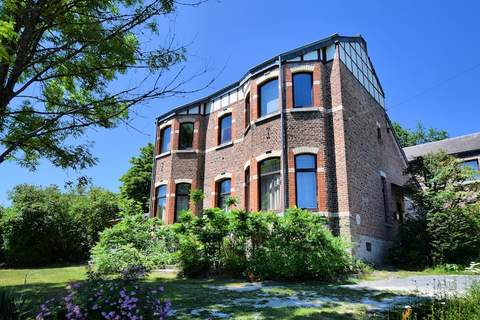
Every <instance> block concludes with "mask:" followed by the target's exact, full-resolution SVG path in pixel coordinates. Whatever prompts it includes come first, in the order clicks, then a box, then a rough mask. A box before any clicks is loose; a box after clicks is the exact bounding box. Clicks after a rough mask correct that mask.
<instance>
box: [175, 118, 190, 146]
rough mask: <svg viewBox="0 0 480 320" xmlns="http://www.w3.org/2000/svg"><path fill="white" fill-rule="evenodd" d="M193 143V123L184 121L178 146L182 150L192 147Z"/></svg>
mask: <svg viewBox="0 0 480 320" xmlns="http://www.w3.org/2000/svg"><path fill="white" fill-rule="evenodd" d="M192 145H193V123H191V122H184V123H182V124H180V139H179V145H178V148H179V149H180V150H185V149H190V148H192Z"/></svg>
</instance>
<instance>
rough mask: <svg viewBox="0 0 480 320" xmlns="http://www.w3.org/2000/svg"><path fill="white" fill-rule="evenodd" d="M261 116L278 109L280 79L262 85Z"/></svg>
mask: <svg viewBox="0 0 480 320" xmlns="http://www.w3.org/2000/svg"><path fill="white" fill-rule="evenodd" d="M259 99H260V103H259V104H260V116H261V117H262V116H265V115H267V114H270V113H273V112H275V111H277V110H278V80H277V79H274V80H270V81H268V82H267V83H265V84H263V85H262V86H261V87H260V98H259Z"/></svg>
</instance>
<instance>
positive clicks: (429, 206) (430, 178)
mask: <svg viewBox="0 0 480 320" xmlns="http://www.w3.org/2000/svg"><path fill="white" fill-rule="evenodd" d="M406 174H407V175H409V177H410V179H409V181H408V182H407V184H406V186H405V193H406V195H407V197H408V198H410V199H411V200H412V202H413V204H414V205H415V209H416V215H414V216H412V217H410V218H409V219H407V221H406V222H405V223H404V224H403V225H402V226H401V228H400V232H399V236H398V238H397V240H396V242H395V244H394V246H393V247H392V249H391V252H390V256H391V261H392V262H394V263H395V264H396V265H397V266H401V267H404V268H409V269H410V268H413V269H417V268H423V267H425V266H428V265H431V264H442V263H461V264H465V263H468V262H470V261H471V259H475V258H477V256H478V255H479V254H480V238H478V237H475V236H472V235H476V234H478V233H480V210H478V204H475V203H478V196H479V183H478V182H474V181H473V177H474V175H475V172H474V171H473V170H472V169H471V168H468V167H465V166H463V165H462V164H461V163H460V162H459V161H458V160H457V159H456V158H455V157H453V156H451V155H448V154H447V153H445V152H439V153H435V154H428V155H426V156H424V157H421V158H418V159H416V160H414V161H412V162H411V163H410V164H409V167H408V168H407V170H406ZM472 203H473V204H474V205H472Z"/></svg>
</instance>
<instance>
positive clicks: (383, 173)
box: [378, 170, 387, 178]
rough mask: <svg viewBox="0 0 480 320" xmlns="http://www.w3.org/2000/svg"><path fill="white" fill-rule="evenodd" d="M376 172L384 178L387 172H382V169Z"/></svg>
mask: <svg viewBox="0 0 480 320" xmlns="http://www.w3.org/2000/svg"><path fill="white" fill-rule="evenodd" d="M378 173H380V176H381V177H384V178H386V177H387V174H386V173H385V172H383V171H382V170H380V171H379V172H378Z"/></svg>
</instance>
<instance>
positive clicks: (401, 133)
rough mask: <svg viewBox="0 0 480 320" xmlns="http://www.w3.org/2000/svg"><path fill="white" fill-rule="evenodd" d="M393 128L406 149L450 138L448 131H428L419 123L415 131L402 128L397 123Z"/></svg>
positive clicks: (394, 123)
mask: <svg viewBox="0 0 480 320" xmlns="http://www.w3.org/2000/svg"><path fill="white" fill-rule="evenodd" d="M392 127H393V130H394V131H395V133H396V135H397V137H398V139H399V140H400V141H399V142H400V145H401V146H402V147H404V148H405V147H410V146H414V145H417V144H422V143H427V142H433V141H439V140H443V139H447V138H448V137H449V134H448V132H447V131H445V130H437V129H434V128H428V129H427V128H425V127H424V126H423V125H422V123H421V122H417V125H416V127H415V129H413V130H412V129H407V128H404V127H402V126H401V125H400V123H398V122H396V121H394V122H393V123H392Z"/></svg>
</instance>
